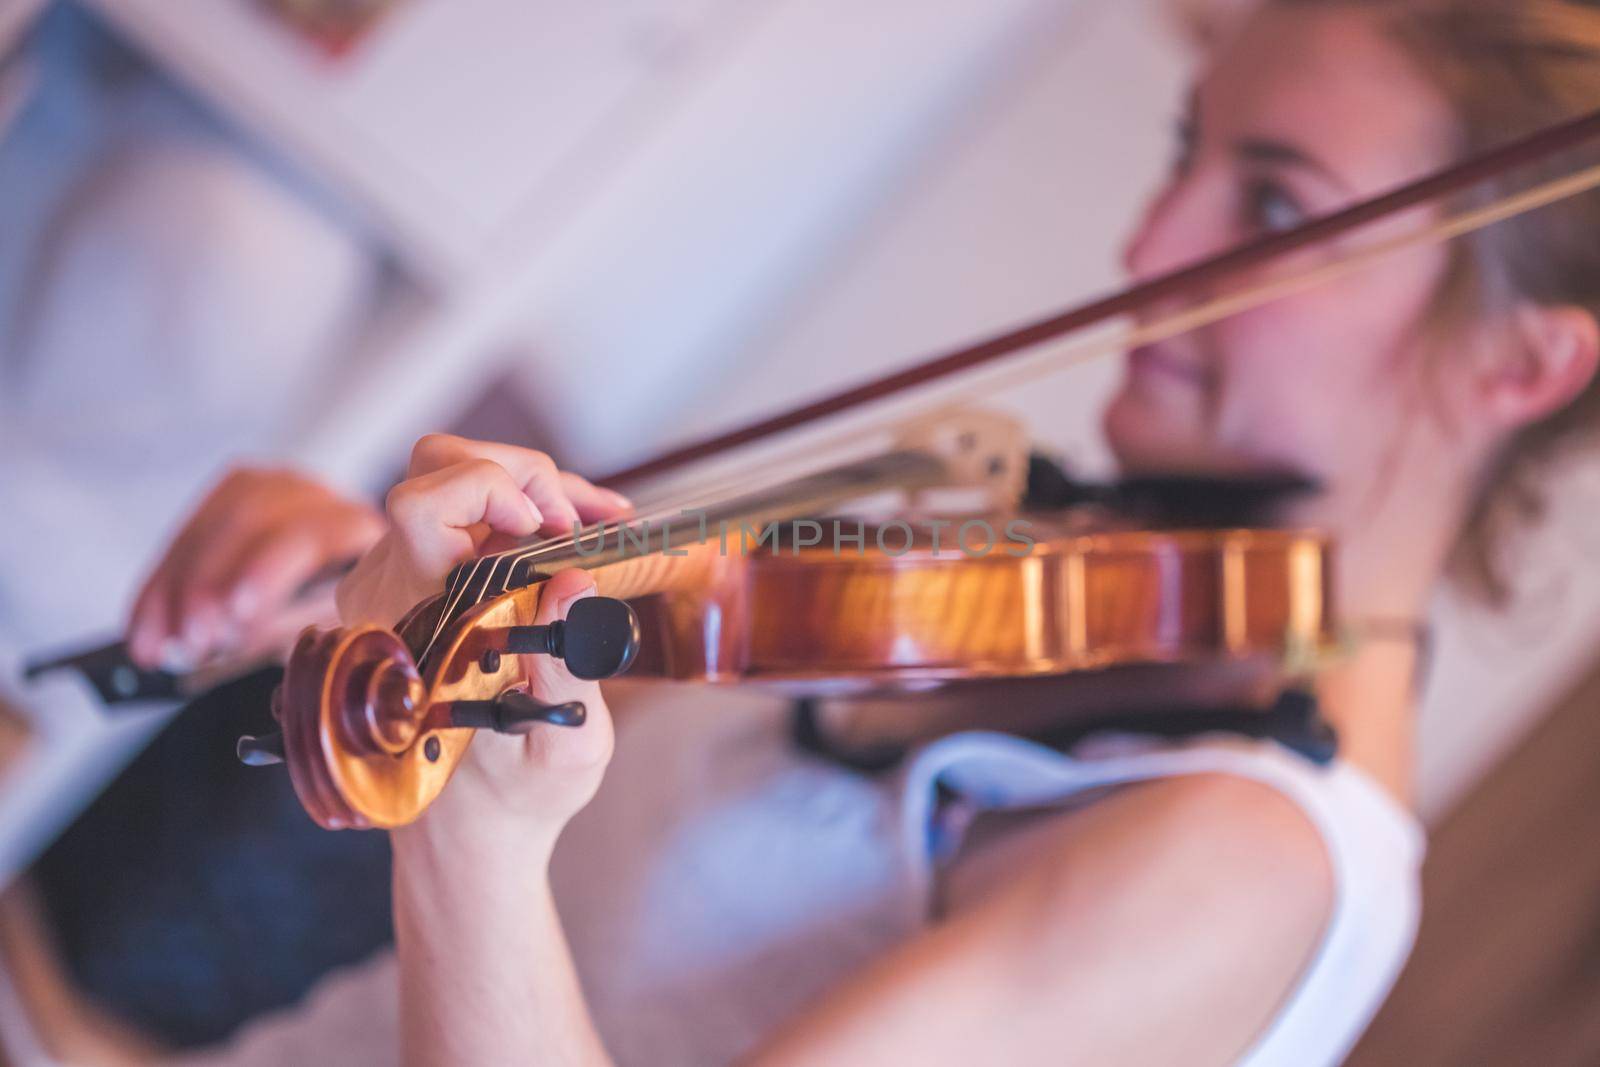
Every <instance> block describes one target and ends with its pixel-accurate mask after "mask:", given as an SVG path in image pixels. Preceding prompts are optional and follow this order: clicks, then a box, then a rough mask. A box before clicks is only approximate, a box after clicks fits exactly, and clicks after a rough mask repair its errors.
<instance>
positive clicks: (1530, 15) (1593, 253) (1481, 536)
mask: <svg viewBox="0 0 1600 1067" xmlns="http://www.w3.org/2000/svg"><path fill="white" fill-rule="evenodd" d="M1267 6H1268V7H1272V8H1277V9H1297V8H1298V9H1309V8H1330V7H1344V8H1357V9H1361V10H1366V11H1370V12H1372V13H1373V14H1374V15H1375V16H1377V17H1379V18H1381V19H1382V20H1383V23H1384V26H1385V28H1386V29H1387V30H1389V31H1390V32H1391V33H1392V35H1393V38H1394V40H1396V41H1397V42H1398V43H1399V44H1400V45H1401V46H1403V47H1404V48H1405V50H1406V51H1407V53H1408V54H1409V55H1411V56H1412V57H1413V59H1414V60H1415V61H1416V63H1417V66H1418V69H1419V70H1420V71H1421V72H1422V73H1423V74H1424V76H1425V77H1426V78H1428V79H1429V80H1430V81H1431V82H1432V83H1433V84H1434V85H1435V86H1436V87H1437V88H1438V89H1439V90H1440V92H1441V93H1442V94H1443V95H1444V97H1445V98H1446V99H1447V100H1448V101H1449V103H1450V106H1451V108H1452V110H1453V111H1454V113H1455V116H1456V122H1457V128H1456V142H1457V143H1456V148H1457V150H1458V152H1459V154H1461V155H1463V156H1466V155H1470V154H1473V153H1476V152H1481V151H1483V150H1485V149H1488V148H1492V147H1494V146H1496V145H1499V144H1503V143H1504V142H1506V141H1508V140H1511V139H1513V138H1516V137H1518V136H1521V135H1524V134H1528V133H1531V132H1533V131H1535V130H1538V129H1541V128H1544V127H1547V126H1549V125H1551V124H1553V123H1556V122H1559V121H1561V120H1562V119H1566V118H1572V117H1576V116H1578V115H1582V114H1585V113H1587V112H1590V111H1594V110H1596V109H1597V108H1600V2H1589V3H1583V2H1577V0H1267ZM1595 163H1600V150H1583V151H1580V152H1577V153H1571V154H1568V155H1567V156H1566V157H1564V158H1560V159H1555V160H1551V161H1549V162H1547V163H1545V164H1543V165H1541V166H1538V167H1533V168H1527V169H1526V170H1523V171H1521V172H1518V173H1517V174H1514V175H1511V176H1508V177H1506V178H1503V179H1501V180H1500V181H1498V182H1496V183H1494V185H1493V187H1492V188H1485V189H1484V190H1482V191H1480V192H1479V193H1477V194H1475V195H1474V198H1473V199H1476V200H1480V201H1487V200H1490V199H1494V198H1496V197H1498V196H1501V195H1504V194H1506V193H1509V192H1511V191H1513V190H1515V189H1518V188H1525V187H1527V186H1529V185H1531V184H1533V183H1535V182H1537V181H1539V180H1541V179H1542V178H1548V177H1554V176H1556V175H1558V174H1564V173H1570V172H1571V171H1573V170H1574V169H1576V168H1577V167H1578V166H1579V165H1593V164H1595ZM1447 279H1448V280H1447V282H1446V284H1445V287H1444V289H1443V290H1442V291H1441V292H1440V294H1439V309H1440V315H1441V317H1444V318H1452V317H1453V318H1455V319H1457V320H1459V318H1460V317H1462V316H1471V317H1475V318H1481V317H1482V316H1484V315H1485V314H1488V315H1491V316H1492V315H1497V314H1502V313H1505V312H1509V311H1510V310H1512V309H1513V308H1514V307H1515V306H1516V305H1517V304H1519V303H1524V302H1531V303H1533V304H1535V305H1538V306H1544V307H1564V306H1573V307H1579V308H1583V309H1585V310H1586V311H1588V312H1589V313H1590V314H1592V315H1594V316H1595V317H1596V318H1597V320H1600V192H1597V193H1587V194H1584V195H1581V196H1577V197H1573V198H1571V199H1569V200H1566V201H1563V202H1561V203H1558V204H1554V205H1551V206H1550V207H1547V208H1543V209H1541V210H1539V211H1536V212H1534V213H1532V214H1529V215H1525V216H1522V217H1520V218H1517V219H1513V220H1510V221H1508V222H1504V223H1501V224H1499V225H1497V226H1494V227H1492V228H1490V229H1488V230H1486V231H1483V232H1481V233H1479V234H1477V235H1475V236H1473V237H1471V238H1468V239H1465V240H1462V241H1459V242H1457V243H1456V247H1455V249H1454V253H1453V259H1452V263H1451V266H1450V270H1449V271H1448V273H1447ZM1597 423H1600V383H1597V382H1591V383H1590V385H1589V386H1588V388H1587V389H1586V390H1585V391H1584V392H1583V393H1582V394H1581V395H1579V396H1578V397H1577V398H1576V399H1575V400H1573V402H1572V403H1570V404H1568V405H1567V406H1566V407H1565V408H1563V409H1562V410H1560V411H1558V412H1556V413H1554V414H1553V415H1551V416H1549V417H1547V418H1545V419H1543V420H1541V421H1539V422H1537V423H1533V424H1531V425H1529V426H1527V427H1525V428H1524V429H1523V430H1522V431H1521V432H1519V433H1518V434H1516V435H1515V436H1514V437H1513V438H1512V439H1511V440H1510V441H1508V442H1507V443H1506V445H1505V447H1504V448H1503V449H1502V450H1501V453H1500V455H1499V456H1498V457H1497V460H1496V463H1495V467H1494V469H1493V471H1491V472H1490V475H1491V476H1490V477H1489V478H1488V479H1486V481H1485V484H1484V486H1483V489H1482V490H1481V492H1480V494H1479V499H1478V501H1477V504H1476V506H1475V508H1474V510H1473V514H1472V517H1471V520H1470V521H1469V523H1468V526H1467V528H1466V530H1465V531H1464V533H1463V536H1462V538H1461V542H1460V544H1459V545H1458V551H1457V559H1456V564H1457V566H1456V571H1457V574H1458V576H1460V577H1462V578H1464V579H1466V580H1467V581H1468V582H1470V583H1471V584H1472V585H1473V586H1475V587H1476V588H1477V589H1478V590H1479V591H1481V592H1483V593H1484V594H1485V595H1487V596H1488V597H1489V598H1490V599H1492V600H1494V601H1496V602H1503V601H1504V600H1505V599H1506V598H1507V596H1508V594H1509V590H1508V586H1507V583H1506V582H1505V580H1504V578H1503V576H1502V575H1501V573H1500V569H1499V567H1498V565H1497V564H1498V560H1499V558H1500V554H1501V552H1502V551H1503V548H1504V543H1505V541H1506V539H1507V538H1508V537H1510V536H1513V535H1515V534H1516V533H1517V532H1518V531H1520V530H1522V529H1525V528H1526V527H1527V526H1528V525H1530V524H1531V523H1532V522H1534V521H1536V520H1537V519H1538V518H1540V517H1541V516H1542V515H1543V514H1544V512H1545V503H1546V502H1545V497H1544V495H1543V493H1542V492H1541V482H1542V481H1543V480H1544V474H1545V472H1546V471H1547V470H1548V469H1549V467H1550V465H1551V463H1552V461H1553V460H1555V459H1556V458H1558V457H1559V456H1561V455H1563V454H1565V453H1566V452H1567V451H1568V449H1569V446H1572V445H1575V444H1577V443H1579V442H1580V441H1582V440H1583V439H1584V438H1585V437H1586V436H1587V435H1588V434H1589V433H1591V432H1593V431H1595V430H1596V429H1597V428H1600V427H1597Z"/></svg>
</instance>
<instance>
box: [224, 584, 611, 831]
mask: <svg viewBox="0 0 1600 1067" xmlns="http://www.w3.org/2000/svg"><path fill="white" fill-rule="evenodd" d="M538 599H539V587H537V586H533V587H529V588H526V589H519V590H514V591H512V592H511V593H508V594H506V595H504V596H501V597H498V598H496V599H494V600H491V601H488V602H486V603H484V604H481V605H479V606H478V607H476V608H474V609H473V610H472V611H471V612H469V613H467V614H466V615H464V616H463V617H462V618H461V619H460V620H458V621H457V622H456V623H455V624H453V625H452V626H450V627H449V628H448V629H447V630H446V632H445V634H444V636H443V639H442V640H441V642H440V643H439V645H438V649H439V654H438V655H436V656H433V657H430V658H429V660H428V666H427V668H426V672H425V673H424V671H423V670H422V669H419V667H418V664H417V660H416V657H415V655H414V654H413V652H412V647H413V645H416V644H418V643H419V642H417V641H411V642H410V643H408V641H407V640H406V639H405V638H403V637H402V636H401V634H399V633H396V632H395V631H392V630H388V629H385V628H383V627H379V626H361V627H354V628H348V629H331V630H321V629H317V628H311V629H308V630H306V631H305V632H304V633H303V634H301V636H300V639H299V641H298V642H296V644H295V647H294V650H293V652H292V653H291V654H290V656H289V661H288V665H287V667H286V669H285V671H284V678H283V684H282V685H280V686H279V687H278V689H277V691H276V692H275V693H274V694H273V715H274V717H276V718H277V720H278V723H279V726H280V727H281V730H282V734H281V738H278V739H270V738H248V739H241V740H240V746H239V755H240V758H241V759H242V760H244V761H245V762H247V763H252V764H257V765H259V764H262V763H271V762H276V761H275V760H274V759H273V758H272V757H273V756H275V755H278V754H279V753H281V760H282V762H284V763H285V764H287V765H288V769H289V776H290V779H291V781H292V782H293V783H294V788H295V792H296V794H297V795H298V796H299V798H300V801H301V803H302V804H303V805H304V806H305V809H306V811H307V813H309V814H310V816H311V818H312V819H313V820H314V821H315V822H316V823H317V824H318V825H320V826H322V827H324V828H326V829H330V830H336V829H366V828H371V827H381V828H393V827H396V826H403V825H405V824H406V823H409V822H411V821H412V820H414V819H415V818H416V817H417V816H418V815H420V814H421V813H422V812H423V811H424V810H425V809H426V808H427V806H428V805H429V804H430V803H432V802H433V799H434V798H435V797H436V796H438V794H439V792H440V790H442V789H443V788H444V785H445V783H446V782H447V781H448V780H449V778H450V775H451V774H452V773H453V771H454V770H455V767H456V765H457V764H458V763H459V762H460V760H461V757H462V756H463V755H464V754H465V752H466V748H467V745H468V743H469V742H470V740H471V738H472V734H473V732H474V731H475V730H478V729H490V730H495V731H496V732H499V733H508V734H523V733H527V732H528V731H529V730H530V729H532V728H533V726H534V725H535V724H536V723H541V722H543V723H550V724H553V725H557V726H581V725H582V724H583V722H584V720H585V718H586V709H585V708H584V707H583V705H582V704H576V703H571V704H557V705H546V704H543V703H540V702H539V701H538V700H536V699H534V698H533V697H532V696H530V695H529V694H528V693H527V692H526V682H527V677H526V673H525V670H524V666H523V661H522V659H521V658H520V657H521V656H522V655H528V654H543V655H554V656H557V657H560V658H561V659H563V660H564V661H565V662H566V664H567V667H568V669H569V670H571V671H573V673H574V674H576V675H577V676H578V677H581V678H586V679H590V680H599V679H602V678H609V677H613V676H615V675H617V674H620V673H622V672H623V671H625V670H626V669H627V668H628V666H629V665H630V664H631V663H632V662H633V659H634V656H635V655H636V654H637V652H638V649H639V639H640V629H639V620H638V618H637V617H636V616H635V615H634V613H633V609H632V608H630V607H629V606H628V605H627V604H625V603H623V602H621V601H618V600H611V599H608V598H605V597H589V598H585V599H583V600H580V601H578V602H577V603H576V604H574V605H573V607H572V609H571V610H570V611H569V612H568V616H567V618H566V619H565V620H562V621H558V622H555V623H551V624H549V625H547V626H535V625H529V623H530V622H531V620H532V618H533V616H534V613H535V611H536V609H537V606H538ZM415 629H417V627H413V626H412V625H410V622H409V621H408V623H405V624H402V627H401V631H402V633H404V634H406V635H407V637H416V636H417V634H416V633H414V632H413V630H415ZM425 674H426V676H425Z"/></svg>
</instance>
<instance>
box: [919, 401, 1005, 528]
mask: <svg viewBox="0 0 1600 1067" xmlns="http://www.w3.org/2000/svg"><path fill="white" fill-rule="evenodd" d="M896 440H897V444H898V446H899V447H901V448H906V449H915V450H917V451H920V452H925V453H927V454H929V455H933V456H936V457H937V458H938V459H939V461H940V462H941V463H942V464H943V465H944V469H945V475H946V477H945V481H944V482H943V483H942V484H941V485H940V486H939V487H938V489H940V490H944V489H966V490H975V491H977V492H978V493H979V494H980V495H981V497H982V499H983V502H984V506H986V507H987V508H989V509H990V510H993V511H1010V510H1013V509H1014V508H1016V506H1017V505H1018V503H1019V502H1020V501H1021V500H1022V497H1023V493H1024V492H1025V491H1026V489H1027V485H1028V436H1027V433H1026V432H1025V431H1024V429H1023V426H1022V423H1021V422H1020V421H1019V420H1017V419H1015V418H1013V417H1011V416H1009V415H1005V414H1002V413H1000V412H997V411H990V410H986V409H983V408H950V409H946V410H943V411H939V412H936V413H934V414H931V415H925V416H922V417H920V418H917V419H912V420H910V421H908V422H906V423H904V424H902V425H901V426H900V428H899V430H898V432H897V434H896ZM927 492H928V491H927V490H919V491H917V492H916V493H915V494H914V502H920V501H921V500H922V499H923V498H924V496H925V494H926V493H927Z"/></svg>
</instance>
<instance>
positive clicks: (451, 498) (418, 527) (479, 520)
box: [387, 459, 545, 581]
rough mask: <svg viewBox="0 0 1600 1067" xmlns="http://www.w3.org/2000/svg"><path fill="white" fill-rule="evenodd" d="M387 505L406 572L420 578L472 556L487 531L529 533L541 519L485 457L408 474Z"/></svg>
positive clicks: (440, 572) (436, 576) (516, 487)
mask: <svg viewBox="0 0 1600 1067" xmlns="http://www.w3.org/2000/svg"><path fill="white" fill-rule="evenodd" d="M387 507H388V511H389V518H390V520H391V522H392V523H393V525H394V533H395V535H396V536H397V537H398V538H399V540H400V542H401V544H402V546H403V547H404V549H405V552H406V555H407V556H408V557H409V560H410V563H411V565H412V567H413V569H414V574H413V575H412V577H414V578H417V579H421V580H424V581H433V580H438V579H442V578H443V577H444V576H445V575H446V574H448V573H449V572H450V568H451V567H453V566H455V564H457V563H459V562H460V561H461V560H463V559H468V558H471V557H472V556H474V555H476V554H477V553H478V551H479V549H480V547H481V546H482V544H483V542H484V541H485V540H486V539H487V537H488V535H489V534H490V533H498V534H504V535H506V536H508V537H529V536H532V535H533V534H534V533H535V532H536V531H537V530H538V529H539V528H540V527H541V526H542V525H543V524H544V522H545V518H544V515H543V513H542V512H541V511H540V510H539V508H538V507H536V506H535V504H534V503H533V501H532V500H530V499H529V497H528V496H527V495H526V494H525V493H524V492H523V490H522V487H521V486H520V485H519V484H517V481H516V480H515V479H514V478H513V477H512V476H511V474H510V473H508V472H507V471H506V469H505V468H504V467H502V466H501V465H500V464H498V463H496V462H494V461H493V460H488V459H472V460H468V461H466V462H463V463H457V464H455V465H454V466H451V467H446V468H444V469H442V470H435V471H433V472H431V473H429V474H424V475H421V476H419V477H415V478H408V479H406V480H405V481H403V482H401V483H400V484H399V485H397V486H395V487H394V489H393V490H391V491H390V493H389V499H388V503H387Z"/></svg>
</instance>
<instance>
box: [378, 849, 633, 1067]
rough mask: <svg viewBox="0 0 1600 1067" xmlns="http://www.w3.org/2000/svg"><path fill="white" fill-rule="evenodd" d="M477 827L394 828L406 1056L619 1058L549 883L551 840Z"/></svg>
mask: <svg viewBox="0 0 1600 1067" xmlns="http://www.w3.org/2000/svg"><path fill="white" fill-rule="evenodd" d="M471 836H473V837H474V838H476V840H473V841H462V840H461V839H460V837H459V835H457V836H456V837H454V838H453V839H452V840H449V841H440V840H437V839H436V837H435V834H434V832H433V831H432V830H430V829H429V827H428V826H427V820H426V819H425V820H423V823H422V824H419V825H417V826H414V827H409V828H407V829H405V830H402V831H397V832H396V833H395V834H394V835H393V838H394V912H395V916H394V918H395V940H396V946H397V949H398V953H399V958H400V1011H401V1041H402V1048H403V1050H404V1062H405V1064H406V1065H407V1067H446V1065H448V1067H502V1065H504V1064H510V1063H527V1064H540V1065H544V1064H549V1065H561V1067H580V1065H581V1067H597V1065H608V1064H610V1062H611V1061H610V1058H609V1057H608V1056H607V1054H606V1051H605V1048H604V1046H603V1045H602V1044H601V1043H600V1039H599V1036H598V1035H597V1034H596V1033H595V1029H594V1025H593V1023H592V1022H591V1021H590V1018H589V1011H588V1007H587V1005H586V1004H585V1002H584V998H583V991H582V989H581V988H580V986H579V984H578V978H577V974H576V972H575V970H574V969H573V966H572V957H571V955H570V953H569V952H568V950H567V943H566V937H565V935H564V934H563V932H562V929H561V921H560V918H559V916H558V915H557V913H556V908H555V902H554V900H553V899H552V896H551V893H550V883H549V878H548V876H547V870H548V861H549V848H548V847H547V846H546V845H544V844H542V843H540V844H534V845H527V846H526V847H517V846H516V845H515V844H513V843H514V842H516V841H517V840H518V838H517V837H516V836H515V835H512V834H507V835H503V836H500V837H498V838H497V837H496V835H495V834H494V833H493V832H492V831H489V830H482V831H480V832H478V833H474V834H472V835H471ZM524 844H526V842H525V841H524ZM467 852H472V853H474V855H472V856H468V855H464V853H467Z"/></svg>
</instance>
